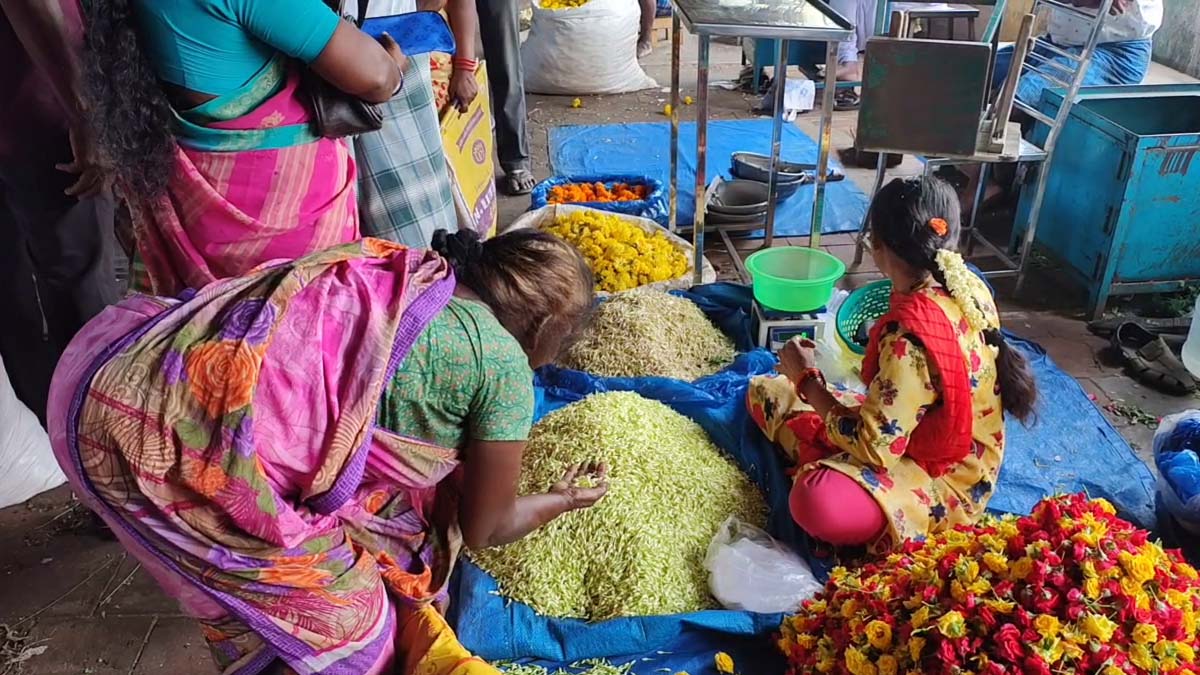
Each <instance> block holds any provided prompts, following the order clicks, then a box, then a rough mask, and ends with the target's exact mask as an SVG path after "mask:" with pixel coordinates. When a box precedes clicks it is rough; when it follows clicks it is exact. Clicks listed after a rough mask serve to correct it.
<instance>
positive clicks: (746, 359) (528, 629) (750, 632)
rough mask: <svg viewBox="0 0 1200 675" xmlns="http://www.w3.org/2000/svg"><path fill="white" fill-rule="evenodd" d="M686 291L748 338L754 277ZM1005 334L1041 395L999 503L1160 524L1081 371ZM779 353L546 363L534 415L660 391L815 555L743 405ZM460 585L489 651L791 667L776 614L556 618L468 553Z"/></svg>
mask: <svg viewBox="0 0 1200 675" xmlns="http://www.w3.org/2000/svg"><path fill="white" fill-rule="evenodd" d="M681 295H684V296H685V297H689V298H691V299H693V300H694V301H695V302H696V303H697V305H699V306H700V307H701V309H703V310H704V311H705V313H706V314H708V315H709V316H710V318H712V320H713V322H714V323H715V324H717V325H718V326H720V327H721V328H722V329H724V330H725V331H726V332H727V333H729V334H730V335H731V336H732V337H733V338H734V340H735V342H737V343H738V346H739V348H743V349H745V348H748V347H749V346H751V344H752V338H751V335H753V333H752V332H751V325H750V318H749V314H748V312H747V310H748V308H749V301H750V296H749V292H748V289H746V288H745V287H742V286H738V285H734V284H710V285H707V286H701V287H697V288H694V289H692V292H690V293H682V294H681ZM1009 339H1010V340H1012V341H1014V342H1015V343H1016V344H1017V345H1018V346H1020V347H1021V348H1022V349H1023V350H1024V352H1025V353H1026V355H1027V357H1028V358H1029V360H1030V364H1031V366H1032V368H1033V371H1034V374H1035V376H1036V379H1037V382H1038V387H1039V394H1040V401H1039V404H1038V415H1037V420H1036V422H1035V423H1034V424H1033V426H1031V427H1030V428H1025V427H1023V426H1021V424H1020V423H1019V422H1016V421H1010V422H1009V424H1008V427H1007V433H1008V441H1007V450H1006V456H1005V460H1004V466H1003V468H1002V470H1001V473H1000V479H999V482H998V486H997V489H996V493H995V496H994V497H993V498H992V501H991V503H990V507H991V509H992V510H995V511H1001V512H1008V513H1019V514H1025V513H1028V512H1029V511H1030V510H1031V509H1032V507H1033V505H1034V504H1036V503H1037V502H1038V501H1039V500H1040V499H1042V498H1043V497H1044V496H1046V495H1049V494H1055V493H1061V492H1079V491H1086V492H1087V493H1088V494H1090V495H1092V496H1093V497H1105V498H1107V499H1109V500H1110V501H1112V502H1113V503H1114V504H1115V505H1116V506H1117V508H1118V509H1119V510H1120V511H1121V514H1122V515H1123V516H1124V517H1126V518H1129V519H1131V520H1133V521H1134V522H1136V523H1138V524H1139V525H1141V526H1142V527H1146V528H1150V527H1153V525H1154V503H1153V485H1154V482H1153V478H1152V476H1151V474H1150V472H1149V470H1148V469H1147V467H1146V466H1145V465H1144V464H1143V463H1142V462H1141V461H1140V460H1138V458H1137V457H1136V456H1135V455H1134V453H1133V451H1132V450H1131V449H1130V448H1129V445H1128V444H1127V443H1126V442H1125V440H1124V439H1123V438H1122V437H1121V436H1120V435H1119V434H1118V433H1117V432H1116V431H1115V430H1114V429H1113V427H1112V426H1111V425H1110V424H1109V422H1108V421H1107V420H1106V419H1105V418H1104V416H1103V415H1102V414H1101V412H1100V411H1099V410H1098V409H1097V408H1096V406H1095V404H1094V403H1092V401H1091V400H1090V399H1089V398H1088V396H1087V394H1086V393H1084V391H1083V390H1082V389H1081V388H1080V387H1079V385H1078V383H1076V381H1075V380H1074V379H1073V378H1071V376H1070V375H1067V374H1066V373H1064V372H1063V371H1062V370H1060V369H1059V368H1058V366H1056V365H1055V364H1054V362H1053V361H1052V360H1051V359H1050V358H1049V356H1047V355H1046V354H1045V352H1044V351H1043V350H1042V349H1041V348H1040V347H1038V346H1037V345H1036V344H1034V343H1031V342H1027V341H1024V340H1020V339H1019V338H1016V337H1015V336H1011V335H1010V336H1009ZM774 363H775V360H774V357H773V356H772V355H771V354H769V353H767V352H765V351H763V350H753V351H750V352H748V353H745V354H742V355H740V356H739V357H738V359H737V360H736V361H735V362H734V363H733V364H732V365H731V366H729V367H728V368H727V369H725V370H724V371H722V372H720V373H717V374H716V375H713V376H711V377H707V378H702V379H700V380H697V381H696V382H694V383H686V382H680V381H678V380H669V379H664V378H597V377H593V376H590V375H587V374H585V373H580V372H577V371H569V370H562V369H557V368H546V369H543V370H541V371H540V372H539V373H538V376H537V412H536V416H537V417H538V418H539V419H540V418H541V417H542V416H544V415H546V414H549V413H550V412H553V411H554V410H557V409H558V408H561V407H563V406H565V405H569V404H570V403H573V402H575V401H578V400H580V399H582V398H584V397H585V396H587V395H589V394H592V393H597V392H602V391H616V390H620V391H636V392H638V393H640V394H641V395H643V396H646V397H647V398H651V399H655V400H658V401H662V402H663V403H665V404H667V405H668V406H670V407H671V408H673V409H674V410H676V411H678V412H679V413H681V414H683V415H686V416H687V417H689V418H691V419H692V420H694V421H696V422H697V423H698V424H700V426H702V427H703V428H704V429H705V431H707V432H708V433H709V434H710V435H711V436H712V438H713V441H714V442H715V443H716V444H717V445H718V446H720V447H721V448H723V449H724V450H725V451H727V452H729V453H730V455H731V456H732V457H733V458H734V459H735V460H736V461H737V462H738V463H739V464H740V465H741V466H742V467H743V469H744V470H746V472H747V474H748V475H749V476H750V477H751V478H752V479H754V480H755V481H756V482H758V484H759V485H760V486H761V487H762V488H763V490H764V493H765V495H766V497H767V502H768V504H769V505H770V507H771V514H770V520H769V524H768V529H769V530H770V531H771V533H772V534H773V535H775V536H776V537H777V538H779V539H781V540H783V541H785V542H788V543H790V544H792V545H793V546H795V547H796V548H797V550H799V551H800V552H801V553H803V554H805V555H806V556H807V557H809V559H810V560H812V557H811V556H810V555H809V548H808V546H807V543H806V541H805V539H804V536H803V535H802V533H800V532H799V531H798V528H796V526H795V525H794V524H793V523H792V521H791V518H790V517H789V515H788V511H787V493H788V489H789V487H790V479H789V478H787V477H786V475H785V474H784V466H783V463H782V461H781V458H780V454H779V453H778V452H777V451H776V450H775V449H774V448H773V447H772V445H771V444H770V443H769V442H768V441H767V440H766V439H765V438H764V437H763V436H762V434H761V433H759V431H758V429H757V427H755V425H754V423H753V422H752V421H751V420H750V419H749V416H748V415H747V414H746V412H745V406H744V405H743V401H744V398H745V392H746V387H747V383H748V380H749V377H750V376H752V375H756V374H761V373H767V372H771V370H772V368H773V366H774ZM1097 467H1103V470H1100V471H1098V470H1097ZM813 562H814V563H815V564H814V569H815V570H818V571H820V570H822V569H824V565H823V564H821V562H822V561H813ZM455 591H456V593H455V596H454V606H453V611H452V613H451V618H452V621H453V622H454V624H455V626H456V629H457V631H458V636H459V639H460V640H462V642H463V644H464V645H465V646H466V647H467V648H468V649H470V650H472V651H473V652H475V653H476V654H478V655H479V656H481V657H483V658H486V659H489V660H512V659H535V660H538V661H539V662H541V663H544V664H551V665H553V664H569V663H571V662H574V661H577V660H579V659H583V658H596V657H604V658H609V659H610V660H612V661H613V662H616V663H625V662H628V661H634V662H636V663H637V664H638V665H636V666H635V668H634V672H636V673H638V674H639V675H648V674H649V673H654V672H657V671H659V670H660V669H667V670H669V672H672V673H674V672H680V671H684V672H688V673H691V674H692V675H701V674H704V673H711V672H714V671H712V669H711V659H712V654H713V652H714V651H716V650H718V649H720V650H725V651H729V652H730V653H732V654H733V655H734V656H735V658H738V659H739V671H740V672H743V673H755V674H756V675H771V674H774V673H782V672H783V667H782V665H781V663H780V662H779V661H778V659H777V657H776V655H775V654H774V649H773V646H772V638H771V634H772V633H773V632H774V631H775V629H776V628H777V627H778V625H779V617H778V616H765V615H755V614H751V613H747V612H732V611H710V612H699V613H695V614H687V615H676V616H658V617H638V618H627V619H617V620H613V621H607V622H603V623H598V624H588V623H585V622H582V621H577V620H568V619H551V618H546V617H540V616H538V615H537V614H536V613H534V612H533V610H532V609H530V608H529V607H528V606H526V605H523V604H521V603H517V602H509V601H507V600H505V599H504V598H502V597H500V596H499V595H498V594H497V590H496V584H495V582H494V580H492V579H491V577H489V576H488V575H487V574H486V573H484V572H483V571H482V570H480V569H479V568H477V567H475V566H474V565H472V564H470V563H469V562H466V561H464V563H463V565H462V568H461V569H460V571H459V574H458V577H457V579H456V585H455ZM664 672H665V671H664Z"/></svg>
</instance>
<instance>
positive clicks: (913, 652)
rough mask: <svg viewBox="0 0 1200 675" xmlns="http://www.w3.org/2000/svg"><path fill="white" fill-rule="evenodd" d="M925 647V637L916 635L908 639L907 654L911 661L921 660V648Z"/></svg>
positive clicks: (917, 661)
mask: <svg viewBox="0 0 1200 675" xmlns="http://www.w3.org/2000/svg"><path fill="white" fill-rule="evenodd" d="M923 649H925V638H923V637H921V636H919V635H917V636H914V637H911V638H909V640H908V655H909V657H910V658H912V662H913V663H920V662H921V650H923Z"/></svg>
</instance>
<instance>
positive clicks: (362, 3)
mask: <svg viewBox="0 0 1200 675" xmlns="http://www.w3.org/2000/svg"><path fill="white" fill-rule="evenodd" d="M370 2H371V0H358V26H359V28H361V27H362V25H363V22H364V21H366V20H367V5H368V4H370Z"/></svg>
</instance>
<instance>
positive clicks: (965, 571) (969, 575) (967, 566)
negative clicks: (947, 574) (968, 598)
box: [955, 558, 979, 584]
mask: <svg viewBox="0 0 1200 675" xmlns="http://www.w3.org/2000/svg"><path fill="white" fill-rule="evenodd" d="M956 567H957V569H955V576H957V577H958V578H959V580H960V581H962V582H963V583H964V584H969V583H971V582H972V581H975V579H977V578H978V577H979V563H977V562H975V561H974V560H971V559H969V558H968V559H967V560H966V561H963V562H960V563H959V564H958V565H957V566H956Z"/></svg>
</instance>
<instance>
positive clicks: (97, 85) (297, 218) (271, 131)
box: [85, 0, 405, 296]
mask: <svg viewBox="0 0 1200 675" xmlns="http://www.w3.org/2000/svg"><path fill="white" fill-rule="evenodd" d="M87 5H88V11H87V17H86V19H87V48H86V54H85V64H86V65H87V71H88V72H87V77H86V80H85V81H86V83H87V85H88V89H89V98H90V99H91V106H92V107H93V109H94V111H93V116H92V117H93V119H94V122H95V125H96V127H97V137H98V139H99V142H100V144H101V147H102V149H103V150H104V152H105V154H106V155H107V158H108V160H109V164H110V165H111V166H112V168H113V171H114V173H115V174H116V178H117V188H118V191H119V193H120V195H121V196H122V197H123V198H124V199H125V201H126V203H127V204H128V207H129V213H130V216H131V217H132V221H133V230H134V235H135V238H136V241H137V254H138V255H137V257H138V258H139V260H137V261H135V262H136V264H135V274H134V278H133V281H134V285H135V288H138V289H139V290H147V291H150V292H153V293H155V294H156V295H166V296H173V295H175V294H177V293H179V292H180V291H182V290H183V289H185V288H193V289H198V288H202V287H203V286H205V285H206V284H208V283H211V282H213V281H215V280H217V279H223V278H227V277H232V276H237V275H239V274H242V273H245V272H247V271H249V270H250V269H252V268H254V267H255V266H257V265H259V264H261V263H264V262H266V261H268V260H277V259H289V260H290V259H296V258H299V257H302V256H304V255H307V254H308V253H312V252H315V251H319V250H322V249H325V248H328V247H330V246H334V245H336V244H340V243H345V242H349V241H353V240H355V239H357V238H358V236H359V228H358V212H357V207H356V194H355V188H354V185H355V168H354V160H353V158H352V156H351V154H350V151H349V148H348V145H347V143H346V142H345V141H344V140H340V139H330V138H322V137H319V136H317V135H315V129H314V125H313V124H312V110H311V105H310V103H309V100H308V98H307V94H306V91H305V89H304V88H303V87H302V86H301V77H300V73H301V71H302V70H303V69H311V70H312V71H313V72H315V73H316V74H317V75H319V76H320V77H322V78H323V79H325V80H326V81H328V82H330V83H331V84H333V85H334V86H335V87H337V88H338V89H341V90H343V91H345V92H346V93H348V94H351V95H354V96H358V97H359V98H362V99H364V100H367V101H371V102H379V101H384V100H387V99H388V98H390V97H391V96H392V95H393V94H394V93H395V92H397V91H399V88H400V86H401V84H402V75H401V73H402V69H403V66H404V64H405V59H404V56H403V55H402V54H401V53H400V50H399V48H398V47H397V46H396V44H395V42H394V41H392V40H391V39H390V38H386V39H385V40H384V41H383V42H382V43H379V42H376V41H375V40H373V39H372V38H370V37H369V36H367V35H365V34H364V33H362V32H361V31H359V30H358V29H357V28H355V27H354V26H353V24H351V23H349V22H347V21H342V20H341V19H340V18H339V17H338V16H337V15H336V14H335V13H334V12H333V10H331V9H330V8H329V7H328V6H326V5H325V3H324V2H322V0H294V1H293V2H287V3H280V2H268V3H263V2H254V1H253V0H171V1H169V2H161V1H157V0H93V1H91V2H88V3H87Z"/></svg>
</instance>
